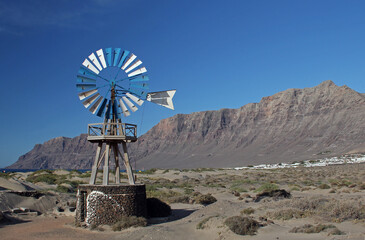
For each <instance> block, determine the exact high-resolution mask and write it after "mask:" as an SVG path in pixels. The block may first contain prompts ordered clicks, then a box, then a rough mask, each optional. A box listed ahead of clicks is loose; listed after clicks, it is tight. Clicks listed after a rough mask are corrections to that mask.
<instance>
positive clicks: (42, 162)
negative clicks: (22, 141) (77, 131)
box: [8, 134, 95, 169]
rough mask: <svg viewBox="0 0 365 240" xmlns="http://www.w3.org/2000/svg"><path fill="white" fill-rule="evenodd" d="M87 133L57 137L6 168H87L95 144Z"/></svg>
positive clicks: (90, 163)
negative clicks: (89, 140) (71, 136)
mask: <svg viewBox="0 0 365 240" xmlns="http://www.w3.org/2000/svg"><path fill="white" fill-rule="evenodd" d="M86 138H87V135H86V134H81V135H80V136H77V137H75V138H66V137H57V138H53V139H51V140H49V141H47V142H45V143H43V144H36V145H35V146H34V148H33V149H32V150H31V151H29V152H28V153H26V154H24V155H23V156H21V157H19V159H18V161H17V162H16V163H14V164H13V165H11V166H9V167H8V168H20V169H37V168H42V169H58V168H62V169H88V168H90V166H91V165H92V163H93V159H94V157H95V146H93V144H91V143H89V142H88V141H87V139H86Z"/></svg>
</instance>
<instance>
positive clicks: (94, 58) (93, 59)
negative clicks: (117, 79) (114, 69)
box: [89, 53, 103, 71]
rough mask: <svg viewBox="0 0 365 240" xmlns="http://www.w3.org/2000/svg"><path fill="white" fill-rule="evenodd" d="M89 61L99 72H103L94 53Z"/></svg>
mask: <svg viewBox="0 0 365 240" xmlns="http://www.w3.org/2000/svg"><path fill="white" fill-rule="evenodd" d="M89 59H90V60H91V62H92V63H93V64H94V65H95V66H96V67H97V68H98V69H99V71H101V70H103V68H102V67H101V65H100V63H99V61H98V59H97V58H96V56H95V54H94V53H92V54H90V56H89Z"/></svg>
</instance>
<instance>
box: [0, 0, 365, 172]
mask: <svg viewBox="0 0 365 240" xmlns="http://www.w3.org/2000/svg"><path fill="white" fill-rule="evenodd" d="M364 11H365V2H364V1H355V0H353V1H335V0H330V1H325V0H322V1H318V0H316V1H312V0H305V1H304V0H303V1H299V0H298V1H292V0H288V1H283V0H277V1H272V0H269V1H264V0H259V1H253V0H252V1H245V0H237V1H233V0H226V1H215V0H204V1H196V0H184V1H181V0H165V1H162V0H153V1H151V0H144V1H143V0H122V1H117V0H104V1H102V0H88V1H81V0H79V1H76V0H43V1H41V0H32V1H28V0H0V72H1V77H0V82H1V86H2V87H1V88H0V114H1V115H0V123H1V127H2V129H1V130H2V134H1V138H0V167H4V166H7V165H9V164H11V163H13V162H15V161H16V160H17V159H18V157H19V156H20V155H22V154H25V153H26V152H28V151H29V150H31V149H32V148H33V146H34V145H35V144H37V143H43V142H45V141H47V140H49V139H51V138H54V137H58V136H66V137H75V136H77V135H79V134H81V133H85V132H86V129H87V124H88V123H95V122H101V119H100V118H98V117H96V116H94V115H91V114H90V113H89V111H87V110H86V109H85V108H84V107H83V105H82V104H81V102H80V101H79V99H78V98H77V91H76V88H75V82H76V74H77V71H78V68H79V67H80V65H81V63H82V62H83V60H84V58H85V57H87V56H88V55H89V54H90V53H91V52H95V51H96V50H98V49H100V48H106V47H120V48H122V49H127V50H130V51H132V52H133V53H134V54H136V55H137V56H138V57H140V58H141V60H142V61H143V62H144V65H145V66H146V68H147V69H148V73H149V77H150V79H151V81H150V91H159V90H168V89H177V93H176V95H175V97H174V104H175V111H172V110H169V109H166V108H163V107H161V106H158V105H154V104H152V103H147V104H144V105H143V106H144V107H142V108H141V109H140V110H138V111H137V112H136V113H135V114H133V116H132V117H128V118H125V119H124V120H123V121H124V122H130V123H136V124H138V126H139V132H140V133H144V132H146V131H148V130H149V129H150V128H151V127H152V126H154V125H155V124H157V123H158V122H159V121H160V120H161V119H164V118H167V117H171V116H173V115H175V114H177V113H191V112H197V111H205V110H218V109H221V108H238V107H240V106H243V105H245V104H247V103H251V102H259V101H260V99H261V98H262V97H264V96H270V95H272V94H275V93H276V92H279V91H283V90H286V89H288V88H305V87H313V86H315V85H318V84H319V83H321V82H322V81H325V80H328V79H331V80H333V81H334V82H335V83H336V84H337V85H344V84H346V85H347V86H349V87H351V88H353V89H354V90H356V91H358V92H362V93H364V92H365V81H364V79H365V68H364V65H365V47H364V43H365V15H364Z"/></svg>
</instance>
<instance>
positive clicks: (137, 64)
mask: <svg viewBox="0 0 365 240" xmlns="http://www.w3.org/2000/svg"><path fill="white" fill-rule="evenodd" d="M149 80H150V79H149V77H148V75H147V69H146V67H144V66H143V62H142V61H141V60H140V59H139V58H138V57H137V56H136V55H135V54H133V53H131V52H130V51H127V50H122V49H121V48H105V49H99V50H97V51H96V52H95V53H94V52H93V53H91V54H90V55H89V56H88V57H87V58H85V59H84V61H83V62H82V65H81V67H80V69H79V71H78V74H77V81H76V88H77V90H78V97H79V99H80V100H81V101H82V104H83V105H84V107H85V108H87V109H88V110H89V111H90V112H91V113H92V114H96V115H97V116H98V117H104V118H105V119H110V118H111V117H113V118H116V119H121V116H122V115H124V116H125V117H127V116H129V115H131V113H133V112H135V111H137V110H138V107H140V106H142V104H143V103H144V102H145V101H149V102H152V103H156V104H159V105H161V106H164V107H167V108H169V109H174V106H173V103H172V98H173V96H174V94H175V91H176V90H169V91H161V92H148V90H149Z"/></svg>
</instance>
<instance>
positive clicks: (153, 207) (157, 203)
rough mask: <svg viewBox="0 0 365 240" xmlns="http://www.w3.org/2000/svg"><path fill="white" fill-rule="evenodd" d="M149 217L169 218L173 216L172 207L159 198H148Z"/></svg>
mask: <svg viewBox="0 0 365 240" xmlns="http://www.w3.org/2000/svg"><path fill="white" fill-rule="evenodd" d="M146 202H147V215H148V217H168V216H170V214H171V207H170V206H169V205H168V204H167V203H165V202H163V201H161V200H160V199H158V198H147V199H146Z"/></svg>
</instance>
